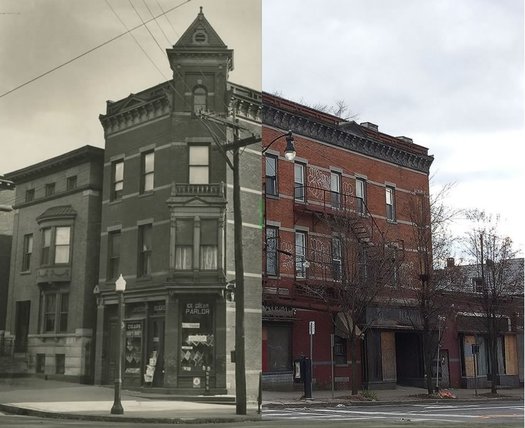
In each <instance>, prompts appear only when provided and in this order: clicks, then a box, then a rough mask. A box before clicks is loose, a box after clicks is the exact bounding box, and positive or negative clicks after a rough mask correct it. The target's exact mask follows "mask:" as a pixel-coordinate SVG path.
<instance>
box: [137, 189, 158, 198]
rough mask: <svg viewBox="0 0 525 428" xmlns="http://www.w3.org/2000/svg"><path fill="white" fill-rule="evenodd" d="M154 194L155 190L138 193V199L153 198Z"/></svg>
mask: <svg viewBox="0 0 525 428" xmlns="http://www.w3.org/2000/svg"><path fill="white" fill-rule="evenodd" d="M154 194H155V190H148V191H146V192H142V193H139V198H147V197H148V196H153V195H154Z"/></svg>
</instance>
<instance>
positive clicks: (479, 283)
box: [472, 277, 483, 293]
mask: <svg viewBox="0 0 525 428" xmlns="http://www.w3.org/2000/svg"><path fill="white" fill-rule="evenodd" d="M472 291H474V293H483V280H482V278H479V277H477V278H472Z"/></svg>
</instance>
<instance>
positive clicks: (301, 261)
mask: <svg viewBox="0 0 525 428" xmlns="http://www.w3.org/2000/svg"><path fill="white" fill-rule="evenodd" d="M306 266H307V261H306V233H305V232H295V276H296V277H297V278H306Z"/></svg>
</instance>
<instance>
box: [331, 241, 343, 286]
mask: <svg viewBox="0 0 525 428" xmlns="http://www.w3.org/2000/svg"><path fill="white" fill-rule="evenodd" d="M332 275H333V278H334V280H335V281H341V277H342V261H341V239H340V238H337V237H334V238H332Z"/></svg>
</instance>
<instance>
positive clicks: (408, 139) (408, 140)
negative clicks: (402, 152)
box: [396, 135, 414, 143]
mask: <svg viewBox="0 0 525 428" xmlns="http://www.w3.org/2000/svg"><path fill="white" fill-rule="evenodd" d="M396 138H397V139H398V140H401V141H404V142H405V143H413V142H414V141H413V140H412V138H410V137H405V136H403V135H401V136H400V137H396Z"/></svg>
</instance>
